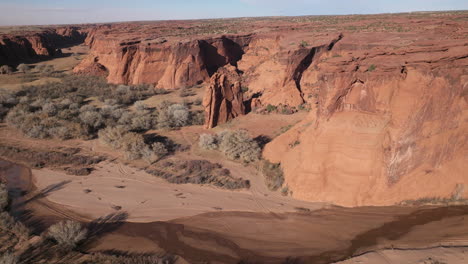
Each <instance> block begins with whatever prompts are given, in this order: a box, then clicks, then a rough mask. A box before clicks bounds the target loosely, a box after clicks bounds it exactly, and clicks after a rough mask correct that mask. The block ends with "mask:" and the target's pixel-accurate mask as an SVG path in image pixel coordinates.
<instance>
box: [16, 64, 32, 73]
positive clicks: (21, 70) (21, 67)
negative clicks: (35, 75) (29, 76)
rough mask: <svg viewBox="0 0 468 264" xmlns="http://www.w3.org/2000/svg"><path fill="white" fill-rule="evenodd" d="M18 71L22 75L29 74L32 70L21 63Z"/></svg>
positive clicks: (17, 68)
mask: <svg viewBox="0 0 468 264" xmlns="http://www.w3.org/2000/svg"><path fill="white" fill-rule="evenodd" d="M16 70H18V71H19V72H22V73H27V72H29V70H30V68H29V66H28V65H26V64H24V63H21V64H20V65H18V67H16Z"/></svg>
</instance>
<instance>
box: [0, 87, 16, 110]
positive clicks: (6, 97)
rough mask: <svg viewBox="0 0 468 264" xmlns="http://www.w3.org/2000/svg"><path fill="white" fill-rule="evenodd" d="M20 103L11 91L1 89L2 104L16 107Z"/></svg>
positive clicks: (0, 98)
mask: <svg viewBox="0 0 468 264" xmlns="http://www.w3.org/2000/svg"><path fill="white" fill-rule="evenodd" d="M17 103H19V100H18V98H17V97H16V95H15V94H14V93H12V92H11V91H8V90H5V89H0V104H2V105H8V106H14V105H16V104H17Z"/></svg>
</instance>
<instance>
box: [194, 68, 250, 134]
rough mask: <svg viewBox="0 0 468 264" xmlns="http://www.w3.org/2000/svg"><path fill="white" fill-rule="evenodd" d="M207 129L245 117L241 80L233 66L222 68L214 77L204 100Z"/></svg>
mask: <svg viewBox="0 0 468 264" xmlns="http://www.w3.org/2000/svg"><path fill="white" fill-rule="evenodd" d="M203 106H204V107H205V128H213V127H215V126H217V125H219V124H223V123H226V122H227V121H229V120H231V119H233V118H235V117H237V116H239V115H245V107H244V98H243V95H242V85H241V78H240V76H239V74H238V73H237V69H236V68H235V67H233V66H226V67H223V68H220V69H219V70H218V71H217V72H216V73H215V74H214V75H213V76H212V77H211V83H210V86H209V87H208V88H207V90H206V92H205V97H204V98H203Z"/></svg>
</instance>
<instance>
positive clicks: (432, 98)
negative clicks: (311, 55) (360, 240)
mask: <svg viewBox="0 0 468 264" xmlns="http://www.w3.org/2000/svg"><path fill="white" fill-rule="evenodd" d="M440 30H441V31H442V29H440ZM444 30H445V31H444V33H443V34H442V33H441V32H439V31H438V30H427V31H426V30H421V31H419V32H412V33H406V34H404V35H403V36H402V35H400V34H397V33H394V34H389V33H387V34H383V33H355V34H349V35H346V34H345V36H344V38H343V39H342V40H341V41H340V42H339V43H337V45H336V46H335V47H334V49H333V51H332V52H330V53H329V54H324V56H323V57H322V60H321V61H319V62H317V63H316V64H315V66H314V67H313V68H312V67H311V68H309V69H307V70H306V71H305V72H304V74H303V78H302V80H301V87H302V90H303V92H304V93H311V94H313V96H312V98H313V100H315V103H316V106H317V107H316V108H315V109H313V111H312V112H311V113H310V115H309V117H308V118H307V119H306V120H304V121H303V122H301V123H299V124H297V125H296V126H295V127H294V128H293V129H291V130H289V131H288V132H287V133H285V134H283V135H281V136H279V137H278V138H276V139H275V140H273V142H271V143H270V144H268V145H267V146H266V149H265V151H264V156H265V157H266V158H267V159H269V160H270V161H273V162H280V163H281V166H282V168H283V169H284V173H285V178H286V184H287V185H288V187H289V189H290V190H292V192H293V196H294V197H295V198H299V199H304V200H313V201H327V202H333V203H336V204H340V205H345V206H358V205H391V204H395V203H399V202H402V201H404V200H416V199H420V198H449V199H450V198H456V197H457V198H461V197H465V198H466V197H468V191H466V188H468V177H466V175H467V174H466V171H467V169H468V167H467V164H468V163H467V159H466V158H467V156H468V155H467V154H468V148H467V142H468V133H467V132H468V123H467V122H466V120H468V119H467V118H468V104H467V103H468V101H467V99H468V98H467V96H466V95H467V92H468V86H467V84H468V50H467V49H466V43H467V42H466V41H467V39H466V35H465V37H461V35H460V34H461V33H459V32H457V31H456V30H455V29H452V30H450V29H449V28H445V29H444ZM425 39H431V40H432V41H426V40H425ZM356 43H365V44H363V45H356ZM293 142H296V143H297V142H300V143H299V144H293Z"/></svg>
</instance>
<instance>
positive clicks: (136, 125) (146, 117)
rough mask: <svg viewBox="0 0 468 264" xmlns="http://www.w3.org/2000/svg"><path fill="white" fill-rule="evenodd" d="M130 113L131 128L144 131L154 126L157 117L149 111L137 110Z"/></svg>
mask: <svg viewBox="0 0 468 264" xmlns="http://www.w3.org/2000/svg"><path fill="white" fill-rule="evenodd" d="M130 115H131V128H132V129H133V130H137V131H145V130H149V129H152V128H154V127H156V120H157V117H156V116H155V115H153V113H152V112H151V111H148V110H143V111H137V112H135V113H132V114H130Z"/></svg>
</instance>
